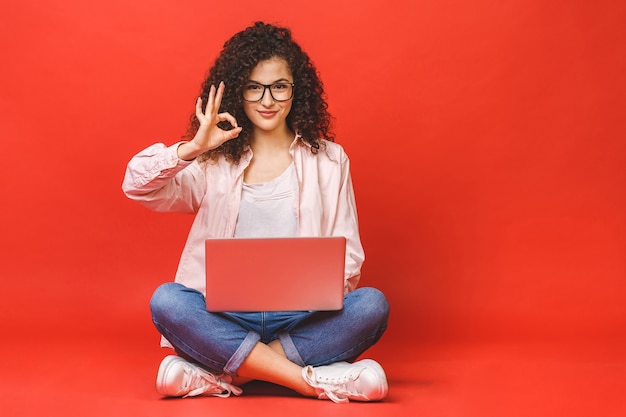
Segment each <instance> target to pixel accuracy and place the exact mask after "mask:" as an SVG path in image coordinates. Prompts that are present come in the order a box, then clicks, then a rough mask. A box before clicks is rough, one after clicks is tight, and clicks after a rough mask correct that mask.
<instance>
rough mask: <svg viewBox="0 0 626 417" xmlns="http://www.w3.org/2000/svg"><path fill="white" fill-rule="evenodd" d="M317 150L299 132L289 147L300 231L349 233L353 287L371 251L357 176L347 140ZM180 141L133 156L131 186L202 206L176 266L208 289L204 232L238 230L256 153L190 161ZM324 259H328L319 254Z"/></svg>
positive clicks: (161, 199) (164, 207) (348, 272)
mask: <svg viewBox="0 0 626 417" xmlns="http://www.w3.org/2000/svg"><path fill="white" fill-rule="evenodd" d="M324 143H325V145H326V147H325V149H324V148H323V147H322V149H321V150H320V151H319V152H318V153H317V154H313V153H311V150H310V147H309V145H306V144H304V143H303V142H302V141H300V140H299V139H298V137H296V139H295V140H294V141H293V143H292V144H291V147H290V153H291V155H292V157H293V162H294V166H295V169H296V175H297V181H298V195H297V196H296V198H295V201H294V204H295V205H296V210H295V212H296V213H297V221H298V234H299V236H345V237H346V240H347V243H346V267H345V275H344V277H345V278H344V279H345V292H346V293H347V292H350V291H352V290H354V289H355V288H356V286H357V284H358V282H359V279H360V276H361V272H360V271H361V265H362V264H363V261H364V259H365V255H364V253H363V247H362V245H361V240H360V237H359V228H358V218H357V210H356V205H355V199H354V190H353V189H352V180H351V177H350V160H349V159H348V156H347V155H346V153H345V151H344V149H343V147H341V145H339V144H336V143H334V142H327V141H325V142H324ZM179 145H180V143H177V144H174V145H172V146H169V147H167V146H166V145H164V144H162V143H157V144H154V145H152V146H150V147H148V148H146V149H145V150H143V151H141V152H140V153H138V154H137V155H135V156H134V157H133V158H132V159H131V161H130V162H129V163H128V167H127V169H126V175H125V176H124V181H123V184H122V189H123V191H124V193H125V194H126V195H127V196H128V197H129V198H131V199H133V200H136V201H139V202H140V203H141V204H143V205H144V206H145V207H147V208H149V209H152V210H155V211H163V212H179V213H196V217H195V220H194V222H193V225H192V226H191V230H190V231H189V236H188V238H187V242H186V244H185V247H184V249H183V253H182V255H181V258H180V262H179V264H178V269H177V271H176V277H175V281H176V282H179V283H181V284H183V285H185V286H187V287H190V288H195V289H197V290H199V291H200V292H202V293H203V294H205V282H204V281H205V279H204V276H205V263H204V240H205V239H207V238H216V237H220V238H223V237H233V235H234V231H235V225H236V223H237V215H238V213H239V204H240V201H241V190H242V186H243V172H244V169H245V168H246V167H247V166H248V164H249V163H250V160H251V159H252V151H250V150H248V152H247V153H245V154H244V155H243V156H242V158H241V162H240V163H239V164H234V163H230V162H227V161H226V160H225V159H224V158H220V159H219V160H218V161H217V162H210V161H206V162H197V161H195V160H194V161H183V160H181V159H180V158H178V154H177V152H176V151H177V148H178V146H179ZM320 261H321V262H323V260H320Z"/></svg>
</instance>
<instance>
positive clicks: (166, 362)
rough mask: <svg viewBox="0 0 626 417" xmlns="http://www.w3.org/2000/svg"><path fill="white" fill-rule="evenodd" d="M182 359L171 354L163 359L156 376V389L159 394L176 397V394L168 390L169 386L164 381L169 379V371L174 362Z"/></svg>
mask: <svg viewBox="0 0 626 417" xmlns="http://www.w3.org/2000/svg"><path fill="white" fill-rule="evenodd" d="M179 360H180V359H179V358H178V356H175V355H169V356H166V357H165V358H164V359H163V360H162V361H161V365H159V371H158V373H157V378H156V390H157V392H158V393H159V394H161V395H164V396H166V397H175V396H176V395H175V394H172V393H169V392H167V387H166V386H165V385H164V384H163V381H166V380H167V372H168V370H169V367H170V365H171V364H172V363H174V362H178V361H179Z"/></svg>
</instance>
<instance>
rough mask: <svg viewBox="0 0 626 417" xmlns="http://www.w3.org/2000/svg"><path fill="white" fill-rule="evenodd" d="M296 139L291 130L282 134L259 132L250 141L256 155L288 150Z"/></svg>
mask: <svg viewBox="0 0 626 417" xmlns="http://www.w3.org/2000/svg"><path fill="white" fill-rule="evenodd" d="M294 138H295V134H294V133H293V132H291V131H290V130H289V129H285V131H284V132H281V133H277V132H263V131H260V132H259V131H257V132H254V135H253V137H252V139H251V140H250V147H251V148H252V151H253V152H254V153H258V152H264V151H276V150H282V149H288V148H289V147H290V146H291V143H292V142H293V139H294Z"/></svg>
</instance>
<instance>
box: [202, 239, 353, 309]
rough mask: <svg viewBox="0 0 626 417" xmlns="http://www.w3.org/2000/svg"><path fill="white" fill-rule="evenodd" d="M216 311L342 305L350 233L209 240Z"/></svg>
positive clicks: (209, 281) (210, 300) (209, 286)
mask: <svg viewBox="0 0 626 417" xmlns="http://www.w3.org/2000/svg"><path fill="white" fill-rule="evenodd" d="M205 247H206V307H207V310H208V311H212V312H225V311H230V312H245V311H333V310H341V309H342V308H343V291H344V265H345V254H346V238H345V237H293V238H278V237H275V238H232V239H208V240H206V241H205Z"/></svg>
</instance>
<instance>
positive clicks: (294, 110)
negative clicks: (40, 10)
mask: <svg viewBox="0 0 626 417" xmlns="http://www.w3.org/2000/svg"><path fill="white" fill-rule="evenodd" d="M271 58H282V59H284V60H285V61H286V62H287V65H288V66H289V69H290V70H291V73H292V74H293V77H294V83H295V92H294V98H293V103H292V107H291V111H290V112H289V115H288V116H287V126H288V127H289V128H290V129H291V130H293V131H294V132H297V133H298V135H300V137H301V139H302V140H303V141H304V142H306V143H308V144H309V145H310V146H311V151H312V152H313V153H317V151H318V150H319V149H320V146H322V145H323V142H322V139H325V140H328V141H331V142H333V141H334V139H335V137H334V134H333V132H332V131H331V119H332V117H331V115H330V114H329V112H328V104H327V103H326V95H325V93H324V86H323V84H322V81H321V79H320V77H319V74H318V72H317V70H316V69H315V66H314V65H313V63H312V62H311V60H310V59H309V56H308V55H307V54H306V53H305V52H304V51H303V50H302V48H301V47H300V46H299V45H298V44H297V43H296V42H295V41H294V40H293V38H292V36H291V30H290V29H288V28H285V27H279V26H275V25H271V24H266V23H263V22H256V23H255V24H254V25H252V26H250V27H248V28H246V29H244V30H243V31H241V32H239V33H237V34H235V35H234V36H233V37H232V38H230V39H229V40H228V41H226V43H225V44H224V47H223V49H222V51H221V53H220V54H219V56H218V57H217V59H216V61H215V64H214V65H213V67H212V68H211V69H210V70H209V72H208V76H207V78H206V79H205V81H204V82H203V84H202V93H201V95H200V97H201V98H202V103H203V104H202V110H203V111H204V108H205V107H206V104H207V101H208V96H209V89H210V88H211V85H215V86H217V85H218V84H219V82H220V81H224V83H225V84H226V90H225V91H224V96H223V98H222V104H221V106H220V110H219V111H220V112H226V111H227V112H229V113H230V114H232V115H233V116H234V117H235V119H237V124H238V125H239V126H240V127H242V128H243V129H242V131H241V133H240V134H239V136H238V137H237V138H235V139H232V140H229V141H227V142H225V143H223V144H222V145H221V146H219V147H218V148H216V149H212V150H210V151H207V152H205V153H204V154H202V155H201V156H200V158H199V160H207V159H213V160H216V159H217V158H218V157H219V156H220V155H223V156H224V157H226V159H227V160H230V161H233V162H235V163H239V161H240V159H241V156H242V154H243V152H244V151H245V150H246V148H247V147H248V145H249V143H250V138H251V135H252V123H251V122H250V120H249V119H248V117H247V116H246V114H245V112H244V110H243V96H242V92H243V88H244V85H245V84H246V83H247V82H248V81H249V76H250V73H251V72H252V70H253V69H254V68H255V67H256V65H257V64H258V63H259V62H261V61H265V60H268V59H271ZM199 126H200V123H199V122H198V119H197V118H196V116H195V113H194V114H192V115H191V117H190V125H189V128H188V130H187V133H186V135H185V138H186V139H187V140H190V139H191V138H193V136H194V135H195V134H196V132H197V131H198V128H199ZM220 127H221V128H222V129H225V130H228V129H231V128H232V126H231V125H230V124H229V123H228V122H221V124H220Z"/></svg>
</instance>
